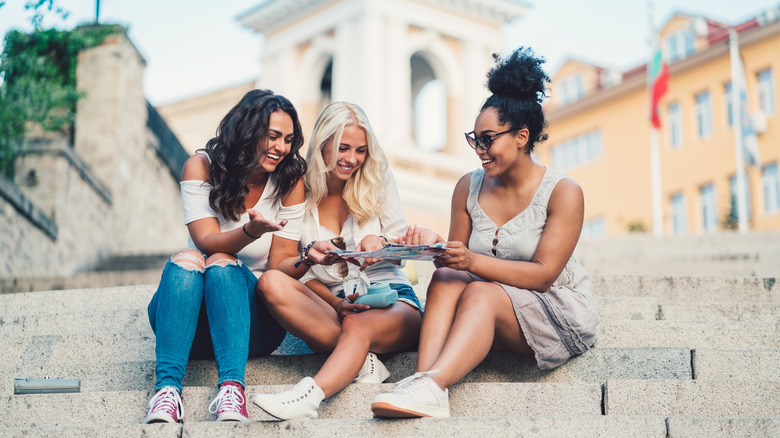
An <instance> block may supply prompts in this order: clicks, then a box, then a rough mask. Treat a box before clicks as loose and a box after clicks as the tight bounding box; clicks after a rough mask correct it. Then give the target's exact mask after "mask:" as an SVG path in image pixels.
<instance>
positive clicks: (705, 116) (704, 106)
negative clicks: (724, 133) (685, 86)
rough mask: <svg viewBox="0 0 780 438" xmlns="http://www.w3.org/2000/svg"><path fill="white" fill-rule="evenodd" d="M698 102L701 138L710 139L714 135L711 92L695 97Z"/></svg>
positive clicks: (697, 119) (698, 122) (696, 109)
mask: <svg viewBox="0 0 780 438" xmlns="http://www.w3.org/2000/svg"><path fill="white" fill-rule="evenodd" d="M694 100H695V101H696V107H695V112H696V125H697V129H698V130H697V133H698V135H699V138H701V139H704V138H709V137H710V135H712V106H711V105H710V93H709V91H702V92H701V93H699V94H697V95H696V96H694Z"/></svg>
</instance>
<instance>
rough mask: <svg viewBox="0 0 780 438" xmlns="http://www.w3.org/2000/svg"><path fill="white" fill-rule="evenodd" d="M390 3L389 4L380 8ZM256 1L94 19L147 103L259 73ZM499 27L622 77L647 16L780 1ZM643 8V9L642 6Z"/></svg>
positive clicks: (511, 36) (551, 6)
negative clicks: (127, 61) (118, 39)
mask: <svg viewBox="0 0 780 438" xmlns="http://www.w3.org/2000/svg"><path fill="white" fill-rule="evenodd" d="M29 1H30V0H0V4H2V3H3V2H5V5H3V6H0V35H5V33H6V32H7V31H8V30H10V29H18V30H23V31H29V30H31V28H32V26H31V24H30V19H29V18H30V16H31V15H32V14H31V12H29V11H26V10H25V8H24V5H25V4H26V3H28V2H29ZM383 1H394V0H383ZM260 2H261V0H227V1H224V0H101V1H100V21H101V22H103V23H120V24H124V25H126V26H128V27H129V28H130V32H129V34H130V38H131V39H132V40H133V42H134V43H135V45H136V47H137V48H138V50H139V51H140V52H141V54H142V55H143V56H144V58H145V59H146V62H147V68H146V72H145V76H144V86H145V92H146V96H147V99H149V101H150V102H151V103H152V104H153V105H161V104H165V103H169V102H173V101H176V100H180V99H184V98H188V97H193V96H198V95H201V94H204V93H208V92H211V91H216V90H220V89H223V88H226V87H229V86H232V85H237V84H241V83H245V82H249V81H251V80H253V79H255V78H256V77H257V75H258V74H259V72H260V67H261V66H260V55H261V50H262V36H261V35H258V34H256V33H254V32H253V31H251V30H249V29H246V28H243V27H242V26H241V25H240V24H239V23H238V21H237V20H236V17H237V16H238V15H240V14H242V13H243V12H246V11H248V10H250V9H252V8H253V7H254V6H256V5H258V4H260ZM526 3H528V4H529V5H530V8H529V10H528V12H527V13H526V14H525V15H523V16H522V17H520V18H518V19H516V20H514V21H513V22H511V23H508V24H507V25H506V26H505V27H504V30H503V32H502V34H503V36H504V41H502V42H501V46H500V50H503V51H504V52H508V51H510V50H511V49H513V48H515V47H518V46H521V45H523V46H530V47H533V49H534V50H535V51H536V53H537V54H539V55H542V56H544V57H545V58H546V59H547V64H546V69H547V70H548V73H550V74H553V73H555V71H556V70H557V69H558V68H560V66H561V65H562V64H563V62H564V61H565V60H566V59H568V58H575V59H579V60H583V61H587V62H591V63H593V64H597V65H600V66H603V67H607V68H612V69H617V70H620V71H624V70H628V69H630V68H633V67H636V66H637V65H639V64H642V63H643V62H645V59H647V58H648V57H649V52H650V48H649V37H650V30H649V29H650V22H651V20H650V18H649V16H650V14H649V13H648V11H649V10H652V23H653V25H654V26H655V27H660V26H661V25H663V23H664V22H666V21H667V20H668V19H669V18H670V17H671V16H672V15H673V14H674V13H675V12H685V13H690V14H695V15H704V16H706V17H708V18H712V19H715V20H718V21H721V22H723V23H726V24H732V25H733V24H737V23H739V22H742V21H744V20H747V19H749V18H751V17H753V16H755V15H757V14H759V13H760V12H761V11H763V10H765V9H767V8H770V7H777V6H780V0H739V1H734V0H676V1H674V0H651V1H648V0H528V1H527V2H526ZM55 4H56V5H58V6H59V7H61V8H63V9H65V10H67V11H69V16H68V18H67V19H66V20H62V19H61V18H59V17H57V16H56V14H53V13H48V14H47V20H46V21H45V22H44V26H45V27H50V26H54V27H58V28H63V29H67V28H72V27H73V26H75V25H77V24H80V23H84V22H91V21H94V19H95V4H96V0H55ZM648 5H651V6H650V7H648Z"/></svg>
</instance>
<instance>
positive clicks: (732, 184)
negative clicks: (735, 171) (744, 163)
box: [729, 175, 753, 220]
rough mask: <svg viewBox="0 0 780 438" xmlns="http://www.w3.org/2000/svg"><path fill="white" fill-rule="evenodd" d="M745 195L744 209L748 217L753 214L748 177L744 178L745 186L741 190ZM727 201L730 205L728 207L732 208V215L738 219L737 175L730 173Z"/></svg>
mask: <svg viewBox="0 0 780 438" xmlns="http://www.w3.org/2000/svg"><path fill="white" fill-rule="evenodd" d="M743 196H745V209H746V210H747V217H748V219H750V218H751V217H752V216H753V208H752V206H751V201H750V178H747V177H746V178H745V188H744V191H743ZM729 202H730V203H731V205H730V206H729V208H731V209H733V210H734V217H735V218H736V219H737V220H739V211H738V207H737V176H736V175H731V176H730V177H729Z"/></svg>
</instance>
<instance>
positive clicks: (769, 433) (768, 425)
mask: <svg viewBox="0 0 780 438" xmlns="http://www.w3.org/2000/svg"><path fill="white" fill-rule="evenodd" d="M666 423H667V428H668V437H669V438H713V437H737V436H742V437H767V438H769V437H776V436H778V431H780V417H758V418H756V417H754V418H734V417H730V418H723V417H721V418H719V417H677V416H675V417H669V418H667V419H666Z"/></svg>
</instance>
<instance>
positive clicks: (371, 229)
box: [300, 171, 411, 294]
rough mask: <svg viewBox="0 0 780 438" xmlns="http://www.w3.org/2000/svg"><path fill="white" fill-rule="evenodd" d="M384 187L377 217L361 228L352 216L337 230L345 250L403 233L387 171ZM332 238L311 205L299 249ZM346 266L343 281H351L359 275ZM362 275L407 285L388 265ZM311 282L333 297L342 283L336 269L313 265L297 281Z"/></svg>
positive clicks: (398, 205)
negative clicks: (367, 239) (366, 239)
mask: <svg viewBox="0 0 780 438" xmlns="http://www.w3.org/2000/svg"><path fill="white" fill-rule="evenodd" d="M384 187H385V190H384V192H383V193H382V194H381V195H380V196H381V198H380V200H379V203H380V210H379V215H378V216H374V217H372V218H370V219H369V220H367V221H366V222H365V223H364V224H363V225H358V224H357V223H356V222H355V221H354V219H353V218H352V215H349V216H347V220H346V222H344V225H343V226H342V227H341V237H343V238H344V243H345V244H346V248H347V249H348V250H352V251H354V250H355V247H356V246H357V244H358V243H360V241H361V240H363V238H364V237H366V236H367V235H369V234H374V235H377V236H385V237H386V238H387V239H393V238H395V237H397V236H400V235H401V234H404V233H406V229H407V228H408V227H409V225H408V223H407V222H406V216H404V211H403V207H402V206H401V198H400V196H398V188H397V186H396V184H395V178H394V177H393V174H392V173H390V172H389V171H388V173H387V176H386V178H385V186H384ZM334 237H336V233H335V232H333V231H331V230H329V229H327V228H325V227H323V226H322V225H320V216H319V210H318V209H317V206H316V205H315V206H314V207H312V209H311V211H309V212H308V213H307V214H306V215H305V217H304V218H303V229H302V230H301V245H302V246H306V245H308V244H309V242H311V241H313V240H330V239H332V238H334ZM347 266H349V275H347V278H346V279H355V278H356V277H357V276H358V274H359V272H358V267H357V266H355V265H353V264H349V263H348V264H347ZM364 273H365V274H366V276H367V277H368V280H370V281H371V282H376V281H383V282H388V283H406V284H409V280H408V279H407V278H406V274H405V273H404V272H403V271H402V270H401V269H400V267H399V266H398V265H396V264H394V263H392V262H389V261H381V262H378V263H375V264H373V265H371V266H369V267H368V268H366V270H365V271H364ZM315 279H316V280H319V281H321V282H322V283H323V284H325V285H326V286H327V287H328V289H330V290H331V292H333V293H334V294H338V293H339V292H341V291H342V290H343V283H344V281H345V279H344V278H341V277H339V276H338V275H336V265H331V266H323V265H314V266H312V267H311V269H309V271H308V272H307V273H306V274H304V276H303V277H301V280H300V281H301V282H302V283H306V282H307V281H309V280H315ZM410 286H411V285H410Z"/></svg>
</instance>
